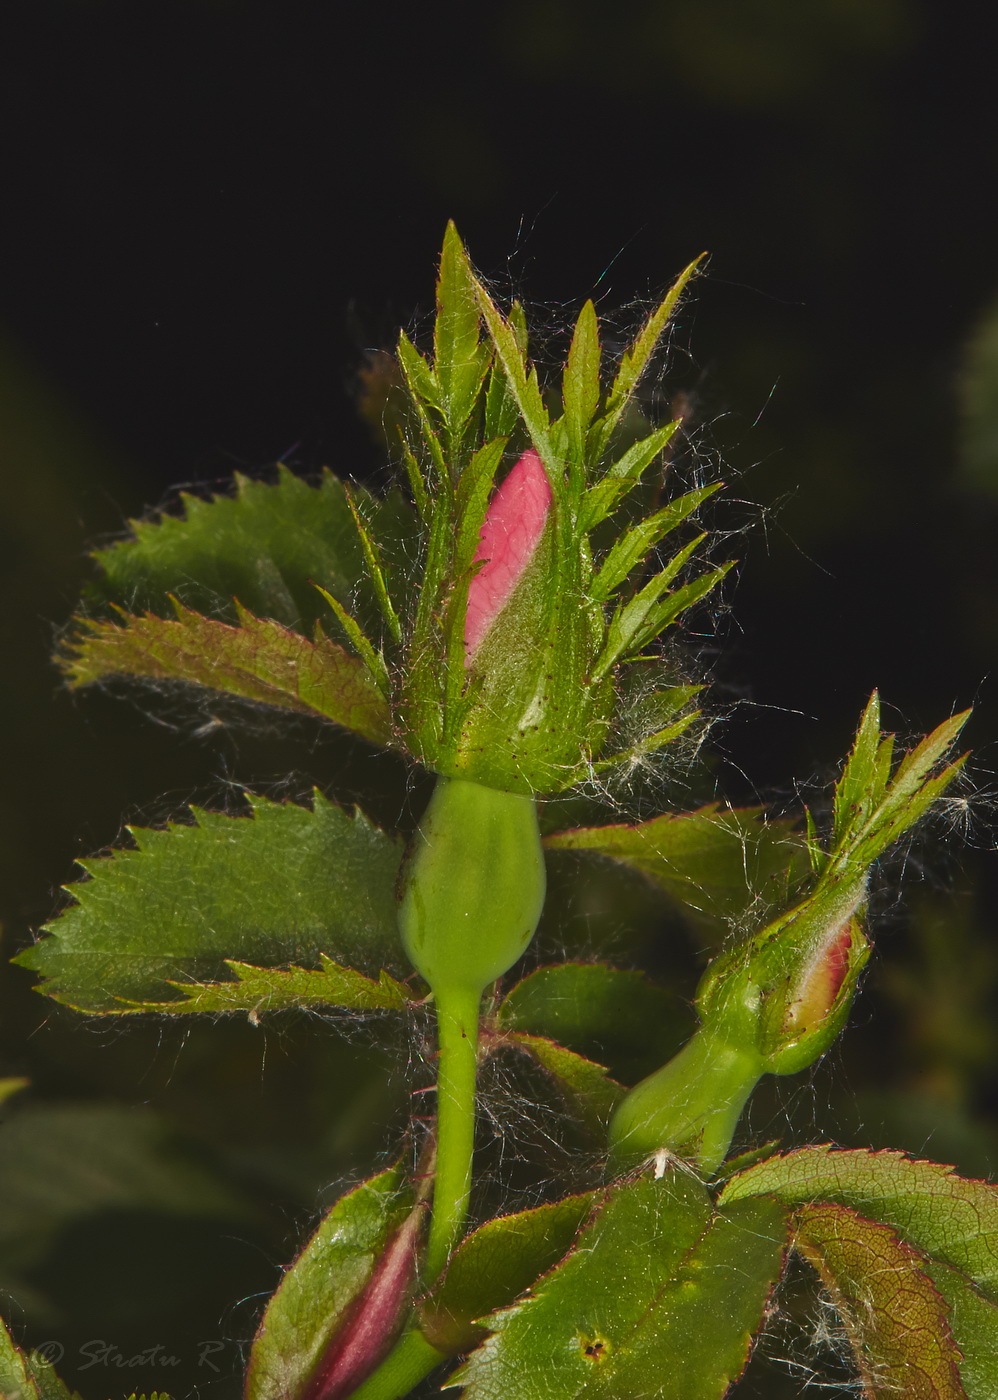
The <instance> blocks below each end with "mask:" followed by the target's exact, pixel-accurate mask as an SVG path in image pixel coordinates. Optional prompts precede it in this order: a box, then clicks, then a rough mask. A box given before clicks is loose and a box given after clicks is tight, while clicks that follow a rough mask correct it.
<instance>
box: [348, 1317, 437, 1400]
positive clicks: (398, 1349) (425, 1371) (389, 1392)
mask: <svg viewBox="0 0 998 1400" xmlns="http://www.w3.org/2000/svg"><path fill="white" fill-rule="evenodd" d="M446 1360H447V1357H446V1356H445V1355H444V1354H443V1352H440V1351H437V1349H436V1347H432V1346H430V1344H429V1342H428V1341H427V1340H426V1338H425V1337H424V1336H423V1334H422V1332H417V1331H415V1330H414V1331H412V1332H405V1333H404V1334H403V1335H402V1336H401V1337H400V1338H399V1340H398V1341H397V1342H396V1343H395V1345H394V1347H393V1348H392V1350H391V1351H390V1352H389V1353H388V1355H387V1356H386V1357H385V1359H384V1361H382V1363H381V1365H380V1366H379V1367H378V1369H377V1370H376V1371H373V1372H372V1373H371V1375H369V1376H368V1378H367V1380H366V1381H363V1382H362V1383H361V1384H360V1385H359V1386H358V1387H357V1389H356V1390H355V1391H354V1392H353V1394H352V1395H351V1396H350V1400H400V1397H401V1396H403V1395H408V1393H409V1391H410V1390H412V1388H413V1386H416V1385H418V1384H419V1382H420V1381H421V1380H422V1379H423V1377H424V1376H428V1375H429V1374H430V1372H431V1371H432V1370H433V1369H434V1367H436V1366H439V1365H440V1364H441V1362H443V1361H446Z"/></svg>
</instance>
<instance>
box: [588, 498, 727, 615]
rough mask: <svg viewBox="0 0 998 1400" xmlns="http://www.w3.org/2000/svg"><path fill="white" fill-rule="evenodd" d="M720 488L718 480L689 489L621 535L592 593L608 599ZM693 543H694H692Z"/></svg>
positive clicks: (668, 578)
mask: <svg viewBox="0 0 998 1400" xmlns="http://www.w3.org/2000/svg"><path fill="white" fill-rule="evenodd" d="M720 489H721V488H720V483H717V484H716V485H714V486H704V487H702V488H701V489H700V490H699V491H688V492H687V493H686V495H685V496H678V497H677V498H676V499H675V500H674V501H671V502H670V503H669V505H667V506H665V507H664V508H663V509H662V510H659V511H656V512H655V514H654V515H650V516H648V518H647V519H646V520H641V521H639V522H638V524H637V525H633V526H632V527H631V528H630V529H629V530H628V531H627V532H626V533H625V534H623V535H622V536H621V537H620V539H619V540H618V541H617V543H616V544H615V545H614V546H613V548H612V549H611V550H610V552H609V553H608V554H607V556H606V558H605V559H604V560H603V562H602V564H601V565H600V567H599V569H598V570H597V572H596V577H595V578H594V579H593V584H592V590H593V596H594V597H595V598H598V599H599V600H600V601H601V602H604V601H605V600H606V599H608V598H609V597H610V595H611V594H612V593H613V592H614V591H615V590H616V589H617V588H619V587H620V585H621V584H622V583H623V582H624V581H625V579H626V578H627V577H628V575H629V574H630V573H631V572H632V571H633V570H634V569H636V568H637V567H638V565H640V564H642V563H643V562H644V561H645V560H646V559H647V557H648V555H649V554H650V553H651V551H652V550H653V549H654V548H655V546H656V545H657V544H658V543H659V542H660V541H661V540H663V539H664V538H665V536H666V535H667V534H669V533H670V532H671V531H672V530H675V529H676V528H677V526H679V525H681V524H682V523H683V521H684V520H686V519H687V517H688V516H690V515H692V514H693V512H694V511H695V510H697V509H698V508H699V507H700V506H701V505H702V504H703V502H704V501H705V500H706V499H707V498H708V497H709V496H712V495H713V494H714V492H715V491H719V490H720ZM703 539H704V536H703V535H701V536H700V537H699V539H698V540H697V543H699V542H700V541H701V540H703ZM693 547H695V546H691V548H693ZM687 557H688V556H687ZM684 562H685V560H684ZM659 577H660V578H661V577H662V575H661V574H660V575H659ZM674 577H675V574H674V573H673V574H672V575H669V576H667V577H666V580H665V582H666V583H669V582H671V580H672V578H674ZM664 586H665V585H664V584H663V587H664Z"/></svg>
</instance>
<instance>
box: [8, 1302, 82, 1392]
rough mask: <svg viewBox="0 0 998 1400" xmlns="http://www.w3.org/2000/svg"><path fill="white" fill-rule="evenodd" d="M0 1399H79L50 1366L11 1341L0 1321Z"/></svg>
mask: <svg viewBox="0 0 998 1400" xmlns="http://www.w3.org/2000/svg"><path fill="white" fill-rule="evenodd" d="M0 1396H2V1397H3V1400H79V1396H78V1395H77V1394H76V1392H75V1391H71V1390H70V1389H69V1387H68V1386H66V1385H63V1383H62V1381H61V1380H60V1379H59V1377H58V1376H57V1375H56V1373H55V1371H54V1369H53V1368H52V1366H50V1365H48V1364H47V1363H46V1362H44V1361H42V1360H41V1359H40V1358H39V1357H37V1356H36V1355H34V1354H33V1353H31V1352H29V1353H28V1354H27V1355H25V1353H24V1352H23V1351H21V1349H20V1347H17V1346H15V1345H14V1341H13V1339H12V1337H11V1335H10V1333H9V1332H8V1331H7V1328H6V1326H5V1325H4V1322H3V1319H2V1318H0Z"/></svg>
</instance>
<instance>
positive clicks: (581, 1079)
mask: <svg viewBox="0 0 998 1400" xmlns="http://www.w3.org/2000/svg"><path fill="white" fill-rule="evenodd" d="M504 1040H505V1043H506V1044H508V1045H513V1046H515V1047H516V1048H517V1049H518V1050H523V1051H524V1052H525V1053H526V1054H528V1055H530V1056H532V1058H533V1059H535V1060H536V1061H537V1063H538V1064H540V1065H542V1066H543V1068H544V1069H546V1070H547V1072H548V1074H550V1075H551V1077H552V1078H553V1079H554V1080H555V1081H556V1082H557V1084H558V1087H559V1089H560V1090H561V1091H562V1093H563V1094H564V1095H565V1098H566V1099H567V1100H568V1102H569V1104H570V1105H571V1107H572V1108H573V1109H574V1110H575V1111H576V1112H577V1113H578V1115H579V1117H580V1118H581V1119H582V1121H583V1122H584V1123H585V1125H586V1127H587V1128H588V1129H589V1130H590V1132H592V1133H593V1134H594V1135H596V1136H598V1137H599V1138H600V1139H601V1140H602V1139H603V1138H604V1137H605V1136H606V1128H607V1125H608V1123H609V1122H610V1117H611V1115H612V1113H613V1110H614V1109H615V1108H616V1107H617V1104H618V1103H619V1102H620V1100H621V1099H622V1098H623V1096H624V1093H625V1092H626V1091H625V1089H624V1086H623V1085H622V1084H618V1083H617V1081H616V1080H615V1079H611V1078H610V1077H609V1075H608V1072H607V1069H606V1066H605V1065H598V1064H596V1063H595V1061H593V1060H587V1059H586V1058H585V1057H584V1056H582V1055H577V1054H576V1053H575V1052H574V1051H573V1050H566V1049H565V1047H564V1045H558V1044H557V1043H556V1042H555V1041H553V1040H547V1039H546V1038H545V1037H543V1036H538V1035H523V1034H522V1033H521V1032H519V1031H511V1032H509V1033H508V1034H507V1035H506V1036H505V1037H504Z"/></svg>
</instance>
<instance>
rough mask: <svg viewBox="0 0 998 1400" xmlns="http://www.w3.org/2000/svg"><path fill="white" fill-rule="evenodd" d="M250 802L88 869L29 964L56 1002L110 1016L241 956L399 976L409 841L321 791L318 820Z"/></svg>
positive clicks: (313, 814)
mask: <svg viewBox="0 0 998 1400" xmlns="http://www.w3.org/2000/svg"><path fill="white" fill-rule="evenodd" d="M249 801H250V804H251V808H252V812H253V815H252V817H228V816H221V815H219V814H218V813H215V812H204V811H201V810H199V809H193V814H194V816H195V819H196V824H195V825H192V826H180V825H171V826H170V827H168V828H167V829H166V830H165V831H154V830H148V829H132V828H130V829H129V830H130V832H131V835H132V837H133V839H134V840H135V843H136V847H137V849H135V850H128V851H116V852H114V853H113V854H112V855H110V856H105V857H99V858H97V859H95V860H89V861H83V862H81V864H82V866H83V869H84V870H85V871H86V872H87V874H88V875H89V876H90V878H89V879H88V880H85V881H82V882H80V883H79V884H75V885H71V886H69V887H68V888H69V892H70V893H71V894H72V895H73V897H74V899H75V900H76V903H75V904H74V905H73V906H72V907H71V908H69V909H67V910H66V912H65V913H64V914H62V915H60V916H59V917H58V918H57V919H56V920H55V921H54V922H53V923H52V924H51V925H50V926H49V931H48V936H47V937H45V938H42V939H41V940H40V941H39V942H38V943H36V944H35V946H34V947H33V948H29V949H27V951H26V952H24V953H21V954H20V955H19V957H18V959H17V961H18V962H19V963H21V965H22V966H24V967H30V968H32V969H33V970H34V971H35V972H40V973H42V975H43V976H44V977H45V978H46V982H45V984H44V985H43V988H42V990H44V991H46V992H48V994H49V995H50V996H54V997H55V998H56V999H57V1000H59V1001H62V1002H65V1003H66V1004H68V1005H71V1006H75V1007H77V1008H79V1009H80V1010H84V1011H97V1012H111V1011H119V1012H120V1011H123V1010H124V1011H127V1010H128V1009H129V1008H128V1007H127V1006H123V1005H122V999H125V1000H127V1001H133V1002H136V1001H138V1002H144V1001H158V1000H163V999H169V998H170V997H171V996H176V991H175V988H173V987H171V986H170V985H169V984H170V983H176V982H181V983H186V982H191V983H198V984H199V983H203V982H206V981H215V980H217V979H218V978H222V977H224V976H225V960H226V959H228V958H231V959H236V960H238V961H242V962H249V963H252V964H254V965H264V966H267V965H270V966H280V965H282V964H285V965H286V964H289V963H292V964H296V965H299V964H302V963H305V964H307V963H317V962H318V960H319V957H320V955H321V954H322V953H326V954H327V955H328V956H329V957H330V958H332V959H334V960H335V961H337V962H348V963H351V964H352V963H357V964H358V965H359V966H360V967H361V969H363V970H369V971H377V970H378V969H379V968H381V967H387V968H393V967H399V966H400V965H401V964H402V961H403V960H402V958H401V948H400V945H399V942H398V935H397V927H396V917H395V897H394V885H395V878H396V875H397V872H398V865H399V859H400V856H401V847H400V844H399V842H397V841H396V840H394V839H392V838H391V837H389V836H386V835H385V833H384V832H382V831H379V830H378V829H377V828H376V827H374V826H372V825H371V823H370V822H369V821H368V820H367V819H366V818H365V817H364V816H363V814H362V813H359V812H358V813H357V815H356V816H355V817H350V816H348V815H347V813H346V812H344V811H342V810H341V809H340V808H339V807H337V806H335V805H334V804H333V803H331V802H329V801H327V799H326V798H324V797H323V796H322V794H321V793H318V792H317V793H316V794H315V798H314V806H313V809H312V810H311V811H309V809H308V808H305V807H298V806H296V805H294V804H293V803H278V802H269V801H267V800H266V799H265V798H260V797H250V798H249ZM177 999H178V1000H179V999H180V998H179V997H177Z"/></svg>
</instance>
